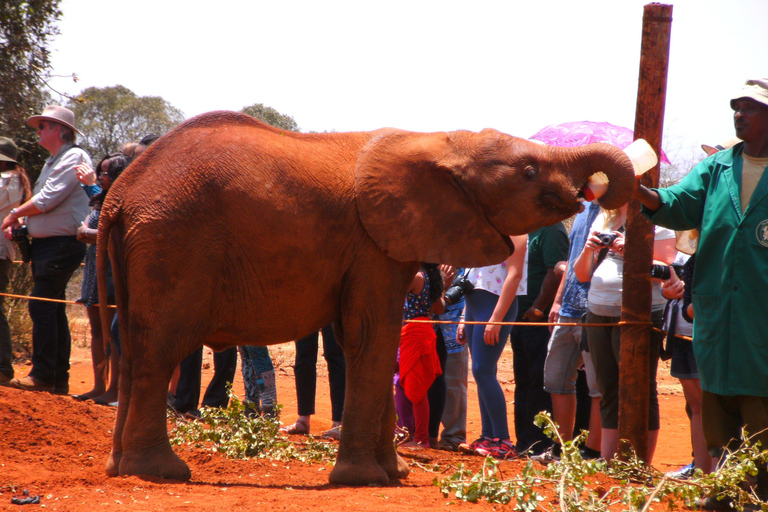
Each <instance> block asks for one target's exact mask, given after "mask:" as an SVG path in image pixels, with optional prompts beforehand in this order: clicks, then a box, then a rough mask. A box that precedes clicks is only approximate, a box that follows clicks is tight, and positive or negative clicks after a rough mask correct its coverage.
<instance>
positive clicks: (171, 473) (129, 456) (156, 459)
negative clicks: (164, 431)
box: [120, 441, 192, 481]
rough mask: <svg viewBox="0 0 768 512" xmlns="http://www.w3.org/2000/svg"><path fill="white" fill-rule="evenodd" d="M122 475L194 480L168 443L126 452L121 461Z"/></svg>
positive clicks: (184, 463)
mask: <svg viewBox="0 0 768 512" xmlns="http://www.w3.org/2000/svg"><path fill="white" fill-rule="evenodd" d="M120 474H121V475H136V476H151V477H158V478H166V479H168V480H181V481H186V480H189V479H190V478H192V472H191V471H190V470H189V466H187V463H186V462H184V461H183V460H181V459H180V458H179V456H178V455H176V454H175V453H174V451H173V449H172V448H171V445H170V444H169V443H168V442H167V441H166V442H165V443H162V444H160V445H158V446H150V447H147V448H142V449H137V450H130V451H126V452H125V453H124V454H123V456H122V458H121V460H120Z"/></svg>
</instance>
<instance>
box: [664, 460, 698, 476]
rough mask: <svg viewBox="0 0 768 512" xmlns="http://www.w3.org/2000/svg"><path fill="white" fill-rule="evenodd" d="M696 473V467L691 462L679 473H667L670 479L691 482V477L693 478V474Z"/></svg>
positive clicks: (679, 470)
mask: <svg viewBox="0 0 768 512" xmlns="http://www.w3.org/2000/svg"><path fill="white" fill-rule="evenodd" d="M695 472H696V466H694V465H693V462H691V463H690V464H688V465H687V466H685V467H682V468H680V469H678V470H677V471H670V472H669V473H667V476H668V477H669V478H675V479H677V480H689V479H690V478H691V477H693V474H694V473H695Z"/></svg>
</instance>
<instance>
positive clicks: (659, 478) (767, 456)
mask: <svg viewBox="0 0 768 512" xmlns="http://www.w3.org/2000/svg"><path fill="white" fill-rule="evenodd" d="M536 424H537V425H538V426H539V427H541V428H543V430H544V432H545V433H546V434H547V435H549V436H550V437H552V438H556V439H557V440H558V441H559V442H560V443H561V446H562V454H561V458H560V461H558V462H553V463H550V464H549V465H548V466H547V467H546V468H544V469H542V470H539V469H535V468H534V466H533V463H532V462H531V461H530V460H529V461H528V462H527V463H526V465H525V467H524V468H523V471H522V474H521V475H519V476H516V477H514V478H508V479H503V478H502V477H501V470H500V469H499V466H498V464H499V463H498V462H497V461H495V460H494V459H493V458H491V457H488V458H486V460H485V462H484V464H483V468H482V470H481V472H480V473H477V474H474V473H472V472H471V471H469V470H467V469H465V468H464V466H463V465H461V466H459V468H458V471H456V472H455V473H454V474H453V475H451V476H449V477H447V478H444V479H442V480H438V479H435V480H434V482H433V483H434V484H435V485H436V486H438V487H439V488H440V491H441V492H442V493H443V496H445V497H448V496H449V495H450V494H453V495H454V496H455V497H456V498H458V499H461V500H464V501H469V502H473V503H474V502H477V501H479V500H481V499H485V500H486V501H488V502H490V503H503V504H507V503H512V504H514V510H526V511H527V510H534V509H541V510H555V509H550V508H547V507H546V506H545V503H544V502H543V500H544V498H543V497H542V491H543V490H544V488H545V487H547V486H551V487H552V488H554V491H555V495H556V496H557V510H559V511H561V512H571V511H572V512H577V511H578V512H582V511H595V512H597V511H608V510H614V509H615V507H617V506H619V505H623V506H625V507H628V508H627V509H626V510H639V511H643V512H644V511H647V510H650V507H651V506H652V505H653V504H654V503H658V504H662V506H664V507H665V509H667V510H675V509H677V508H678V507H679V503H681V502H683V503H688V504H694V503H696V501H697V500H699V499H701V498H702V497H710V498H714V499H716V500H721V501H723V503H724V504H726V506H727V504H730V506H731V507H732V508H733V509H735V510H744V508H745V507H746V508H749V509H750V510H763V511H766V512H768V504H766V503H762V502H761V501H760V499H759V498H758V496H757V495H756V494H755V492H754V490H752V489H751V487H750V483H752V481H753V478H754V476H756V475H757V468H758V466H761V467H765V465H766V463H768V451H761V450H760V443H759V442H757V443H755V444H752V438H750V437H749V436H748V434H747V433H746V432H744V433H743V436H742V439H744V442H743V443H742V445H741V446H740V447H739V448H738V449H736V450H735V451H731V452H727V453H726V454H725V455H724V457H723V458H722V459H721V461H720V464H719V465H718V470H717V471H716V472H715V473H711V474H709V475H704V474H702V472H701V471H700V470H699V471H697V472H696V474H695V475H694V477H693V478H691V479H690V480H679V479H674V478H669V477H668V476H666V475H664V474H662V473H660V472H659V471H657V470H655V469H654V468H653V467H651V466H649V465H647V464H646V463H644V462H643V461H641V460H639V459H638V458H637V457H636V456H635V454H634V453H632V455H631V457H630V458H629V460H628V461H621V460H619V459H613V460H611V461H607V462H606V461H604V460H584V459H583V458H582V456H581V452H580V450H579V444H580V443H581V441H582V440H583V439H584V437H585V436H586V434H587V433H586V432H582V433H581V435H579V436H577V437H576V438H575V439H574V440H573V441H567V442H563V440H562V438H561V437H560V436H559V434H558V432H557V425H556V424H555V423H554V421H553V420H552V418H551V417H550V416H549V414H547V413H540V414H539V415H537V416H536ZM597 473H603V474H605V475H606V476H608V477H610V478H611V479H613V480H614V481H615V482H616V485H613V486H611V487H609V488H607V489H606V488H605V486H603V485H596V481H595V479H594V477H595V475H596V474H597Z"/></svg>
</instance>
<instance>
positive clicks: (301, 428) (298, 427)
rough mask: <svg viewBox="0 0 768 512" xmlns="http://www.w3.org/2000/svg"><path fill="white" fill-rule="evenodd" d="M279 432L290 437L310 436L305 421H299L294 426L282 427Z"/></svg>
mask: <svg viewBox="0 0 768 512" xmlns="http://www.w3.org/2000/svg"><path fill="white" fill-rule="evenodd" d="M279 431H280V432H282V433H283V434H288V435H307V434H309V425H307V423H306V422H305V421H304V420H301V419H298V420H296V423H294V424H292V425H287V426H285V427H280V429H279Z"/></svg>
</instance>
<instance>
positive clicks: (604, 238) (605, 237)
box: [597, 233, 619, 247]
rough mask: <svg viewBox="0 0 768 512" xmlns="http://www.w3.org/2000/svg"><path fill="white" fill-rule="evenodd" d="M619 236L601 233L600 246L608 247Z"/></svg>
mask: <svg viewBox="0 0 768 512" xmlns="http://www.w3.org/2000/svg"><path fill="white" fill-rule="evenodd" d="M618 236H619V235H617V234H616V233H599V234H598V235H597V238H598V239H599V240H600V245H602V246H603V247H608V246H609V245H611V244H612V243H613V241H614V240H616V238H617V237H618Z"/></svg>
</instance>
